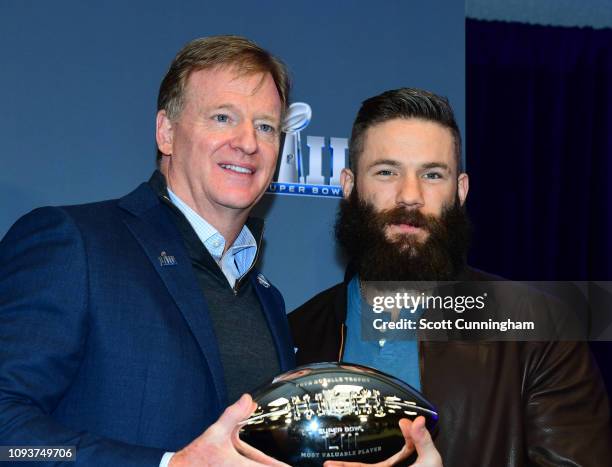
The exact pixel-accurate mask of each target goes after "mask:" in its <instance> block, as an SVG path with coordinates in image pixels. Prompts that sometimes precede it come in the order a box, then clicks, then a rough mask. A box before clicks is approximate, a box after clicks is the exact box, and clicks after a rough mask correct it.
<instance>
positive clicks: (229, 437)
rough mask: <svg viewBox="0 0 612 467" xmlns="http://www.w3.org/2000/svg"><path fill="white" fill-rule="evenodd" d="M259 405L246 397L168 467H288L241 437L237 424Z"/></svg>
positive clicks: (182, 451) (174, 458)
mask: <svg viewBox="0 0 612 467" xmlns="http://www.w3.org/2000/svg"><path fill="white" fill-rule="evenodd" d="M256 407H257V404H255V403H254V402H253V399H251V396H249V395H248V394H244V395H243V396H242V397H241V398H240V399H239V400H238V402H236V403H235V404H234V405H230V406H229V407H228V408H227V409H225V412H223V414H222V415H221V417H219V420H217V421H216V422H215V423H214V424H212V425H211V426H210V427H208V430H206V431H205V432H204V433H203V434H202V435H200V436H199V437H198V438H196V439H195V440H193V441H192V442H191V443H189V444H188V445H187V446H185V447H184V448H183V449H181V450H180V451H178V452H177V453H175V454H174V455H173V456H172V459H170V463H169V467H187V466H196V465H197V466H209V465H210V466H251V467H255V466H262V465H269V466H276V467H281V466H284V467H287V464H284V463H282V462H280V461H277V460H276V459H273V458H272V457H269V456H266V455H265V454H264V453H263V452H261V451H258V450H257V449H255V448H254V447H252V446H249V445H248V444H246V443H244V442H243V441H241V440H240V439H239V437H238V429H239V427H238V423H240V422H241V421H242V420H245V419H246V418H248V417H249V416H250V415H251V414H252V413H253V411H254V410H255V409H256Z"/></svg>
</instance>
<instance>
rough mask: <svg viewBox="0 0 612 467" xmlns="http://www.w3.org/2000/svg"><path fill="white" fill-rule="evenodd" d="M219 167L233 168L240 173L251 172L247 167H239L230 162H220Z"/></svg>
mask: <svg viewBox="0 0 612 467" xmlns="http://www.w3.org/2000/svg"><path fill="white" fill-rule="evenodd" d="M220 165H221V167H223V168H224V169H228V170H233V171H234V172H238V173H241V174H252V173H253V171H252V170H250V169H247V168H246V167H240V166H239V165H230V164H220Z"/></svg>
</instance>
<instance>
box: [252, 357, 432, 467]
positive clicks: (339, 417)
mask: <svg viewBox="0 0 612 467" xmlns="http://www.w3.org/2000/svg"><path fill="white" fill-rule="evenodd" d="M253 398H254V400H255V402H256V403H257V409H256V410H255V412H254V413H253V415H252V416H251V417H250V418H249V419H247V420H246V421H245V422H244V423H243V426H242V428H241V430H240V438H241V439H242V440H244V441H245V442H247V443H248V444H250V445H251V446H253V447H255V448H257V449H259V450H260V451H262V452H264V453H266V454H268V455H269V456H272V457H274V458H276V459H278V460H281V461H283V462H286V463H287V464H289V465H294V466H310V465H313V466H314V465H322V464H323V462H325V461H326V460H343V461H359V462H366V463H375V462H380V461H382V460H385V459H387V458H388V457H390V456H392V455H393V454H395V453H396V452H398V451H399V450H400V449H401V448H402V446H403V445H404V438H403V436H402V433H401V430H400V428H399V421H400V419H402V418H408V419H410V420H414V419H415V418H416V417H418V416H419V415H422V416H424V417H425V420H426V426H427V429H428V430H429V431H430V432H432V431H433V429H434V428H435V426H436V424H437V421H438V414H437V412H436V409H435V408H434V406H433V405H432V404H431V403H430V402H428V401H427V399H425V398H424V397H423V395H421V394H420V393H419V392H418V391H417V390H416V389H414V388H412V387H411V386H409V385H408V384H406V383H404V382H403V381H400V380H398V379H397V378H394V377H393V376H389V375H386V374H384V373H382V372H380V371H377V370H374V369H373V368H369V367H365V366H360V365H353V364H348V363H342V362H339V363H338V362H336V363H317V364H312V365H306V366H301V367H298V368H296V369H295V370H292V371H289V372H287V373H284V374H282V375H279V376H277V377H276V378H274V379H273V380H272V382H271V383H269V384H268V385H266V386H264V387H262V388H260V389H259V390H258V391H256V392H255V393H254V395H253Z"/></svg>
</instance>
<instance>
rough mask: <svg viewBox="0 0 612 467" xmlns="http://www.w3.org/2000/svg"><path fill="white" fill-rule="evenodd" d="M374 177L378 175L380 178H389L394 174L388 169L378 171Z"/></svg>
mask: <svg viewBox="0 0 612 467" xmlns="http://www.w3.org/2000/svg"><path fill="white" fill-rule="evenodd" d="M375 175H380V176H382V177H390V176H391V175H394V172H393V171H392V170H389V169H381V170H378V171H377V172H376V173H375Z"/></svg>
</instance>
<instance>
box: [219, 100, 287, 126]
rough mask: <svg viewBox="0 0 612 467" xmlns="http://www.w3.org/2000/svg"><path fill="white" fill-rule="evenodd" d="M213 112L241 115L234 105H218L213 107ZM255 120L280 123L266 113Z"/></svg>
mask: <svg viewBox="0 0 612 467" xmlns="http://www.w3.org/2000/svg"><path fill="white" fill-rule="evenodd" d="M213 110H229V111H231V112H235V113H242V112H241V111H240V109H239V108H238V107H236V106H235V105H234V104H219V105H215V106H214V107H213ZM255 120H269V121H271V122H276V123H280V118H279V117H274V116H272V115H271V114H268V113H265V112H264V113H262V114H258V115H256V116H255Z"/></svg>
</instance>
